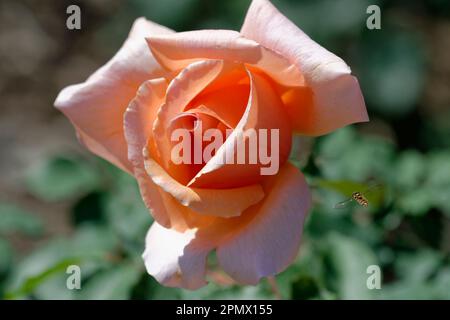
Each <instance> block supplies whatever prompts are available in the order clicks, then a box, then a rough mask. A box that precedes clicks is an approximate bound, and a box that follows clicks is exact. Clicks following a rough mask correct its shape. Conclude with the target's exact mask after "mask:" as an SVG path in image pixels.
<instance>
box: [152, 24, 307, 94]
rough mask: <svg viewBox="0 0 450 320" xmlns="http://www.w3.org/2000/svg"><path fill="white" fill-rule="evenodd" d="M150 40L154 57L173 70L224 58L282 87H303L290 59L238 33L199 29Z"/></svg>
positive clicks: (159, 36) (300, 76)
mask: <svg viewBox="0 0 450 320" xmlns="http://www.w3.org/2000/svg"><path fill="white" fill-rule="evenodd" d="M147 41H148V43H149V47H150V49H151V50H152V52H153V55H154V56H155V58H156V59H157V60H158V61H159V62H160V63H161V65H163V66H165V67H166V68H168V69H169V70H172V71H177V70H181V69H183V68H184V67H185V66H187V65H188V64H190V63H192V62H194V61H197V60H201V59H222V60H226V61H230V62H239V63H245V64H248V65H249V66H253V67H256V68H259V69H261V70H263V71H264V72H266V73H267V74H268V75H269V76H270V77H272V78H274V79H275V80H276V81H277V82H279V83H280V84H283V85H287V86H299V85H302V84H303V77H302V75H301V73H300V72H299V71H298V69H297V68H296V67H295V66H293V65H292V64H291V63H290V62H289V61H288V60H286V59H284V58H283V57H281V56H280V55H279V54H277V53H276V52H275V51H271V50H268V49H267V48H265V47H263V46H261V45H259V44H258V43H257V42H255V41H253V40H249V39H246V38H244V37H243V36H242V35H241V34H239V33H238V32H236V31H230V30H198V31H189V32H180V33H175V34H172V35H152V36H150V37H148V38H147Z"/></svg>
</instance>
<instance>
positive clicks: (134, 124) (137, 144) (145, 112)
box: [124, 78, 179, 227]
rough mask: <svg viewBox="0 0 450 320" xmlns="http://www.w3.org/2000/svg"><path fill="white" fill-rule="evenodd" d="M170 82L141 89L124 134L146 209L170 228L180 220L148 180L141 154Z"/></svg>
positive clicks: (160, 81)
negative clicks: (167, 207)
mask: <svg viewBox="0 0 450 320" xmlns="http://www.w3.org/2000/svg"><path fill="white" fill-rule="evenodd" d="M166 88H167V82H166V80H165V79H163V78H159V79H154V80H148V81H146V82H144V83H143V84H142V85H141V87H140V88H139V90H138V92H137V94H136V97H135V98H134V99H133V100H132V101H131V103H130V105H129V106H128V108H127V110H126V112H125V115H124V133H125V138H126V141H127V144H128V159H129V160H130V163H131V164H132V166H133V173H134V176H135V177H136V180H137V182H138V184H139V189H140V191H141V195H142V198H143V200H144V202H145V205H146V206H147V208H149V209H151V212H152V215H153V217H154V218H155V220H156V221H158V222H159V223H160V224H161V225H164V226H167V227H170V226H171V225H172V224H174V220H178V219H179V217H176V216H174V215H173V214H171V213H172V212H168V211H167V210H166V206H165V204H164V199H163V195H161V190H160V189H159V188H158V186H157V185H155V184H154V183H153V181H152V180H151V179H150V178H149V177H148V175H147V173H146V172H145V168H144V158H143V155H142V150H143V149H144V147H145V146H146V145H147V141H148V140H149V139H150V140H151V139H152V127H151V126H150V125H149V123H150V124H151V123H153V121H154V120H155V118H156V112H157V111H158V108H159V106H160V105H161V103H163V101H164V98H165V92H166Z"/></svg>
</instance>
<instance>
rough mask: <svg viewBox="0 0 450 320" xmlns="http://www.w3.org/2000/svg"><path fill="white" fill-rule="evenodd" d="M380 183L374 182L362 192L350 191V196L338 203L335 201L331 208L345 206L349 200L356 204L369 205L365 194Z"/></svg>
mask: <svg viewBox="0 0 450 320" xmlns="http://www.w3.org/2000/svg"><path fill="white" fill-rule="evenodd" d="M379 187H380V185H379V184H376V185H373V186H371V187H369V188H368V189H367V190H366V191H364V192H360V191H355V192H353V193H352V195H351V196H350V198H348V199H346V200H344V201H341V202H339V203H336V204H335V205H334V206H333V208H334V209H343V208H346V207H347V206H348V205H349V204H350V203H351V202H353V201H355V202H356V203H357V204H359V205H360V206H362V207H366V208H367V207H368V206H369V200H368V199H367V197H366V194H368V193H369V192H372V191H373V190H375V189H377V188H379Z"/></svg>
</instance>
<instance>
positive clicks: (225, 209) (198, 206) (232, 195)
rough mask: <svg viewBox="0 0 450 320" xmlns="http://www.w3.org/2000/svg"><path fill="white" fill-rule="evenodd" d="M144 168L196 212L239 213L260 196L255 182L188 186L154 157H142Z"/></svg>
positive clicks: (213, 214)
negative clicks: (226, 186)
mask: <svg viewBox="0 0 450 320" xmlns="http://www.w3.org/2000/svg"><path fill="white" fill-rule="evenodd" d="M145 169H146V171H147V173H148V175H149V176H150V177H151V178H152V180H153V182H154V183H155V184H157V185H158V186H160V187H161V188H162V189H163V190H164V191H165V192H167V193H169V194H170V195H172V196H173V197H174V198H175V199H177V200H178V201H179V202H180V203H181V204H182V205H183V206H185V207H189V208H190V209H192V210H194V211H195V212H196V213H199V214H205V215H210V216H219V217H234V216H239V215H240V214H241V213H242V211H244V210H245V209H247V208H248V207H250V206H252V205H254V204H257V203H258V202H259V201H261V199H262V198H263V197H264V191H263V189H262V187H261V186H260V185H259V184H253V185H248V186H244V187H240V188H231V189H197V188H189V187H186V186H184V185H182V184H181V183H179V182H178V181H176V180H175V179H173V178H172V177H171V176H170V175H169V174H168V173H167V172H166V171H164V169H163V168H161V166H159V165H158V163H156V161H154V160H152V159H151V158H148V159H146V160H145Z"/></svg>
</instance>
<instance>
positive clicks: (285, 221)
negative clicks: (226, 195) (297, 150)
mask: <svg viewBox="0 0 450 320" xmlns="http://www.w3.org/2000/svg"><path fill="white" fill-rule="evenodd" d="M264 190H265V192H266V198H265V199H264V200H263V201H262V202H261V204H258V205H256V206H254V207H251V208H250V209H249V210H247V211H246V212H245V213H244V215H243V219H246V218H245V217H246V216H250V217H252V218H251V219H250V220H249V221H247V222H246V223H245V224H243V225H242V226H240V227H239V228H237V229H236V230H234V231H233V234H232V235H231V236H228V237H227V238H226V240H225V241H223V243H222V244H220V245H219V247H218V248H217V257H218V260H219V264H220V266H221V267H222V268H223V269H224V271H225V272H226V273H228V274H229V275H230V276H231V277H232V278H233V279H235V280H236V281H238V282H240V283H244V284H252V285H255V284H257V283H258V281H259V280H260V279H261V278H262V277H267V276H271V275H275V274H277V273H279V272H281V271H283V270H284V269H285V268H286V267H287V266H288V265H289V264H290V263H292V261H293V260H294V259H295V257H296V255H297V253H298V249H299V245H300V239H301V234H302V228H303V222H304V220H305V217H306V215H307V213H308V210H309V207H310V204H311V194H310V192H309V189H308V186H307V184H306V181H305V178H304V177H303V175H302V174H301V173H300V171H299V170H298V169H297V168H295V167H294V166H293V165H291V164H290V163H286V164H285V165H284V167H283V168H282V169H281V170H280V172H279V174H278V175H277V176H273V177H270V178H269V179H268V180H267V181H265V183H264ZM247 219H249V218H247Z"/></svg>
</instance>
